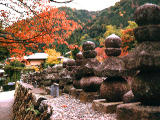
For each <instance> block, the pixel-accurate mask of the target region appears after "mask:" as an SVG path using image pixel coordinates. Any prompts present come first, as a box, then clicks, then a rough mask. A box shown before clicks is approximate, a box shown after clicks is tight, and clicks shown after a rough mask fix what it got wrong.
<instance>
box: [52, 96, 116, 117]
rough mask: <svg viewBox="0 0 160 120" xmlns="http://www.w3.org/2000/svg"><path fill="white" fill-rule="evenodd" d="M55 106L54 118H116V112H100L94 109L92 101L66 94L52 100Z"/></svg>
mask: <svg viewBox="0 0 160 120" xmlns="http://www.w3.org/2000/svg"><path fill="white" fill-rule="evenodd" d="M50 102H51V103H52V107H53V114H52V117H51V118H52V120H116V115H115V114H105V113H99V112H96V111H94V110H92V104H91V103H86V104H84V103H81V102H80V101H79V100H78V99H74V98H71V97H70V96H69V95H67V94H64V95H62V96H60V97H57V98H54V99H52V100H51V101H50Z"/></svg>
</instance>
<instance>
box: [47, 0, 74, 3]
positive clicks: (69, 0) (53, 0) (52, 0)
mask: <svg viewBox="0 0 160 120" xmlns="http://www.w3.org/2000/svg"><path fill="white" fill-rule="evenodd" d="M50 1H51V2H54V3H70V2H72V1H73V0H68V1H62V2H59V1H55V0H50Z"/></svg>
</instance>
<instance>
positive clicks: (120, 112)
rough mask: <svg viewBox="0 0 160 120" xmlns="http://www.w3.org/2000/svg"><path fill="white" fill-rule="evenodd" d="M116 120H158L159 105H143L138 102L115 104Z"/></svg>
mask: <svg viewBox="0 0 160 120" xmlns="http://www.w3.org/2000/svg"><path fill="white" fill-rule="evenodd" d="M116 112H117V120H160V106H143V105H141V103H140V102H136V103H128V104H121V105H118V106H117V111H116Z"/></svg>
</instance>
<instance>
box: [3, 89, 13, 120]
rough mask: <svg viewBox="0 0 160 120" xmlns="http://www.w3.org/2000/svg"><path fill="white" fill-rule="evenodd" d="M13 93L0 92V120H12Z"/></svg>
mask: <svg viewBox="0 0 160 120" xmlns="http://www.w3.org/2000/svg"><path fill="white" fill-rule="evenodd" d="M14 92H15V91H14V90H13V91H9V92H0V120H12V105H13V102H14Z"/></svg>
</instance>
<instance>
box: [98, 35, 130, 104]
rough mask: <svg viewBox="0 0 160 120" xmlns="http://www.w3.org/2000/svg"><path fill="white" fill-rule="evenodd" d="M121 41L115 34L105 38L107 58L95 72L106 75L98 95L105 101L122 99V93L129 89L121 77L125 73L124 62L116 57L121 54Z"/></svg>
mask: <svg viewBox="0 0 160 120" xmlns="http://www.w3.org/2000/svg"><path fill="white" fill-rule="evenodd" d="M121 42H122V40H121V38H120V37H118V36H117V35H115V34H112V35H110V36H108V37H107V38H106V40H105V47H106V49H105V52H106V55H107V56H108V58H106V60H105V61H104V62H103V64H102V65H101V66H100V68H99V71H98V72H97V73H98V75H99V76H103V77H106V79H105V80H104V81H103V83H102V84H101V87H100V96H101V98H104V99H106V101H107V102H119V101H122V97H123V95H124V94H125V93H126V92H127V91H129V86H128V83H127V81H126V80H125V79H124V78H123V77H122V76H123V75H125V73H126V69H125V63H124V61H123V60H122V58H120V57H118V56H119V55H120V54H121V49H120V46H121Z"/></svg>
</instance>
